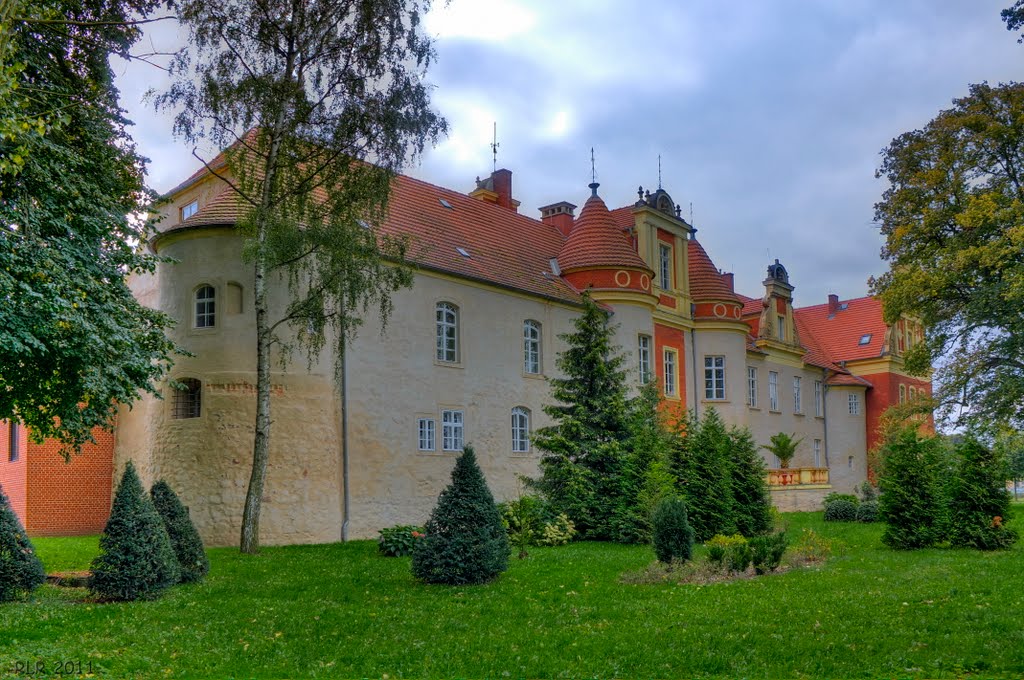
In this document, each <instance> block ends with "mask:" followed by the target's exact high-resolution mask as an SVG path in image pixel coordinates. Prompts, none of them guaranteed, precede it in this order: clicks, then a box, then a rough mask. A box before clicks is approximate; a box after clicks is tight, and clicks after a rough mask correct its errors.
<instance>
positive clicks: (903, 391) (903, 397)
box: [899, 385, 907, 404]
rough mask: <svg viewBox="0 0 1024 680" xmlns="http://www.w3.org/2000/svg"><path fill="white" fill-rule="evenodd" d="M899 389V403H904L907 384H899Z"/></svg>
mask: <svg viewBox="0 0 1024 680" xmlns="http://www.w3.org/2000/svg"><path fill="white" fill-rule="evenodd" d="M899 391H900V403H901V404H905V403H906V402H907V386H906V385H900V387H899Z"/></svg>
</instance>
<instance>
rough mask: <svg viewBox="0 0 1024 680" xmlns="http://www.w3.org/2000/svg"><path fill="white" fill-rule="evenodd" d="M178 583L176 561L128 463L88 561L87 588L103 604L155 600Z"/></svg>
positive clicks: (162, 527) (169, 542)
mask: <svg viewBox="0 0 1024 680" xmlns="http://www.w3.org/2000/svg"><path fill="white" fill-rule="evenodd" d="M177 582H178V559H177V558H176V557H175V556H174V549H173V548H172V547H171V539H170V538H169V537H168V536H167V530H166V529H165V528H164V523H163V520H161V519H160V515H159V514H157V511H156V508H154V507H153V503H152V501H150V499H149V496H147V495H146V492H145V491H143V489H142V483H141V482H140V481H139V476H138V474H136V472H135V466H134V465H132V463H131V461H128V465H127V466H126V467H125V470H124V475H123V476H122V477H121V483H120V484H118V486H117V492H116V493H115V494H114V504H113V507H112V508H111V510H110V519H108V520H107V526H106V528H105V529H104V530H103V535H101V536H100V554H99V555H98V556H97V557H96V559H94V560H93V561H92V578H91V579H90V581H89V587H90V588H91V589H92V591H93V592H94V593H95V594H96V595H97V596H98V597H100V598H102V599H104V600H138V599H152V598H155V597H158V596H159V595H160V594H161V593H163V591H165V590H166V589H167V588H169V587H171V586H172V585H174V584H175V583H177Z"/></svg>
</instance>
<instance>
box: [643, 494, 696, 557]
mask: <svg viewBox="0 0 1024 680" xmlns="http://www.w3.org/2000/svg"><path fill="white" fill-rule="evenodd" d="M651 521H652V524H653V525H654V531H653V535H652V539H653V540H652V542H653V543H654V555H655V557H657V558H658V561H659V562H665V563H668V562H671V561H672V560H683V561H685V560H688V559H690V555H692V554H693V529H692V528H690V523H689V521H687V519H686V503H685V502H684V501H683V500H682V499H681V498H666V499H665V500H663V501H662V502H661V503H659V504H658V507H656V508H655V509H654V517H653V518H652V519H651Z"/></svg>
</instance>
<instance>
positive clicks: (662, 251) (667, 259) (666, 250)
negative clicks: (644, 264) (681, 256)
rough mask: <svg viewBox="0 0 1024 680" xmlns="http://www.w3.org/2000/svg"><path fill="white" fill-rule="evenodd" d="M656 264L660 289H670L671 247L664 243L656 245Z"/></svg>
mask: <svg viewBox="0 0 1024 680" xmlns="http://www.w3.org/2000/svg"><path fill="white" fill-rule="evenodd" d="M658 265H659V270H658V271H659V273H660V275H661V288H662V290H672V248H671V246H667V245H665V244H664V243H661V244H659V245H658Z"/></svg>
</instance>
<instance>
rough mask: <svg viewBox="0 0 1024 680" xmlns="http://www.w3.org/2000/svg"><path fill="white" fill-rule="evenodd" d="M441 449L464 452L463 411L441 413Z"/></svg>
mask: <svg viewBox="0 0 1024 680" xmlns="http://www.w3.org/2000/svg"><path fill="white" fill-rule="evenodd" d="M441 448H442V449H443V450H445V451H461V450H462V411H441Z"/></svg>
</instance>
